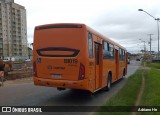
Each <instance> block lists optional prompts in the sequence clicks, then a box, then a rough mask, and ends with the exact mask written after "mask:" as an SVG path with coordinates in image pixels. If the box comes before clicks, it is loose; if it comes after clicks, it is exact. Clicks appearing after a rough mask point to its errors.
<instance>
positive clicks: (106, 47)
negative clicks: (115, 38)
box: [103, 41, 109, 59]
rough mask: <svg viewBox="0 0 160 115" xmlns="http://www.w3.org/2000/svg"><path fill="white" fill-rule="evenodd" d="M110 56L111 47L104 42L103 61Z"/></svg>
mask: <svg viewBox="0 0 160 115" xmlns="http://www.w3.org/2000/svg"><path fill="white" fill-rule="evenodd" d="M108 56H109V47H108V43H107V42H105V41H103V59H107V58H108Z"/></svg>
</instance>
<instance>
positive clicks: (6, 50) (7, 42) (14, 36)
mask: <svg viewBox="0 0 160 115" xmlns="http://www.w3.org/2000/svg"><path fill="white" fill-rule="evenodd" d="M27 56H28V48H27V23H26V9H25V7H24V6H21V5H18V4H16V3H14V0H0V57H15V58H18V59H19V58H26V57H27Z"/></svg>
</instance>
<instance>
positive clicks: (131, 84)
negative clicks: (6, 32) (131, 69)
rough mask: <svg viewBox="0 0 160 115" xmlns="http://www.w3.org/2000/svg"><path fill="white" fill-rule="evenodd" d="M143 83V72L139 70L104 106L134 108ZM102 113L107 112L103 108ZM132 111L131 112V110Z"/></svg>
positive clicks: (101, 114)
mask: <svg viewBox="0 0 160 115" xmlns="http://www.w3.org/2000/svg"><path fill="white" fill-rule="evenodd" d="M141 82H142V71H141V70H137V71H136V72H135V73H134V74H133V75H132V76H131V77H129V78H128V80H127V82H126V84H125V86H124V87H123V88H122V89H121V90H120V91H119V92H118V93H117V94H116V95H115V96H113V97H112V98H111V99H109V101H107V103H106V104H105V105H104V106H133V105H134V104H135V100H136V99H137V95H138V93H139V90H140V87H141ZM102 111H105V110H104V108H102ZM130 111H131V110H130ZM98 114H99V115H106V113H105V112H100V113H98ZM107 114H109V115H114V114H115V115H117V114H120V115H128V114H130V113H125V112H111V113H108V112H107Z"/></svg>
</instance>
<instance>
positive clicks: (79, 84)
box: [33, 77, 89, 90]
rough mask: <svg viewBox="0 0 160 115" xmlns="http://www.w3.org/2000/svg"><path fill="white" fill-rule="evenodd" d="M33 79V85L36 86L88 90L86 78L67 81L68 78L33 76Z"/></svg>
mask: <svg viewBox="0 0 160 115" xmlns="http://www.w3.org/2000/svg"><path fill="white" fill-rule="evenodd" d="M33 81H34V85H38V86H47V87H60V88H72V89H83V90H89V89H88V82H87V79H84V80H79V81H68V80H52V79H44V78H38V77H33Z"/></svg>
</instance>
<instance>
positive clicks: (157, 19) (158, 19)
mask: <svg viewBox="0 0 160 115" xmlns="http://www.w3.org/2000/svg"><path fill="white" fill-rule="evenodd" d="M138 11H143V12H145V13H146V14H148V15H149V16H151V17H152V18H154V19H155V20H156V21H157V28H158V60H159V21H160V18H155V17H154V16H152V15H151V14H149V13H148V12H146V11H145V10H143V9H138Z"/></svg>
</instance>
